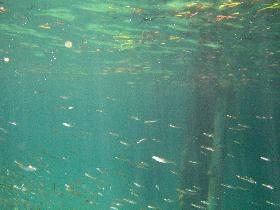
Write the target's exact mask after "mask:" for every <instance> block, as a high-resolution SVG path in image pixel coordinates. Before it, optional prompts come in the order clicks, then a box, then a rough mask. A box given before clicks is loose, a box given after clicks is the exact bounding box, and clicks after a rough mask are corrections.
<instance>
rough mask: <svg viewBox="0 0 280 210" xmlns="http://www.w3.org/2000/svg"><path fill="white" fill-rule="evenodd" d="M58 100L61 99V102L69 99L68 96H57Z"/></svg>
mask: <svg viewBox="0 0 280 210" xmlns="http://www.w3.org/2000/svg"><path fill="white" fill-rule="evenodd" d="M59 98H61V99H63V100H67V99H69V97H68V96H59Z"/></svg>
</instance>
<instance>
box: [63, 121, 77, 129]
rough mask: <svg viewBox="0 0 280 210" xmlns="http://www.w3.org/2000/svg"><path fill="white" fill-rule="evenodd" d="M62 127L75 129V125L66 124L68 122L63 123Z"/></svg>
mask: <svg viewBox="0 0 280 210" xmlns="http://www.w3.org/2000/svg"><path fill="white" fill-rule="evenodd" d="M62 125H63V126H64V127H67V128H72V127H74V125H72V124H70V123H66V122H64V123H62Z"/></svg>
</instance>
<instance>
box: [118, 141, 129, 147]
mask: <svg viewBox="0 0 280 210" xmlns="http://www.w3.org/2000/svg"><path fill="white" fill-rule="evenodd" d="M120 143H121V144H122V145H124V146H126V147H128V146H129V144H128V143H127V142H125V141H120Z"/></svg>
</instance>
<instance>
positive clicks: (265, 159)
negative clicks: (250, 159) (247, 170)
mask: <svg viewBox="0 0 280 210" xmlns="http://www.w3.org/2000/svg"><path fill="white" fill-rule="evenodd" d="M260 159H261V160H264V161H271V160H270V159H268V158H267V157H260Z"/></svg>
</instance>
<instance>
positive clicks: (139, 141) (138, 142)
mask: <svg viewBox="0 0 280 210" xmlns="http://www.w3.org/2000/svg"><path fill="white" fill-rule="evenodd" d="M146 140H147V139H146V138H143V139H140V140H138V141H137V142H136V143H137V144H140V143H141V142H143V141H146Z"/></svg>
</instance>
